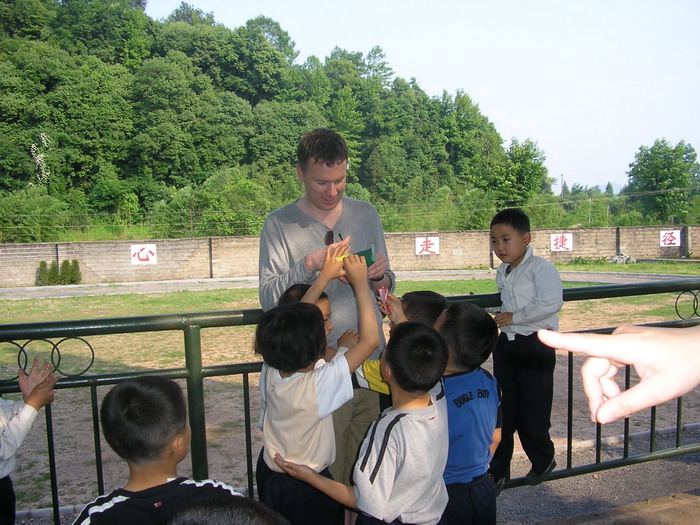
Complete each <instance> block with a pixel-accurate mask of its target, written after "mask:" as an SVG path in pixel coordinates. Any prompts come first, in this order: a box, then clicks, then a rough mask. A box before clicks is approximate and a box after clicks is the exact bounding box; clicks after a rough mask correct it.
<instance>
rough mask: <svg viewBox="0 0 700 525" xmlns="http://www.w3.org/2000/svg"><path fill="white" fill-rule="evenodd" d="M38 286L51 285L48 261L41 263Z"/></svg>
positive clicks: (37, 279) (37, 278)
mask: <svg viewBox="0 0 700 525" xmlns="http://www.w3.org/2000/svg"><path fill="white" fill-rule="evenodd" d="M36 284H37V285H38V286H47V285H48V284H49V265H48V264H46V261H41V262H40V263H39V271H38V273H37V277H36Z"/></svg>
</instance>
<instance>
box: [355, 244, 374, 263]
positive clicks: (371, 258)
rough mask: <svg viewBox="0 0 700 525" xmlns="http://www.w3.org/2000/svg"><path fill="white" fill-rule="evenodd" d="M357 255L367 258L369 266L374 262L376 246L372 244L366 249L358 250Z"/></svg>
mask: <svg viewBox="0 0 700 525" xmlns="http://www.w3.org/2000/svg"><path fill="white" fill-rule="evenodd" d="M355 255H362V256H363V257H364V258H365V262H366V263H367V267H368V268H369V267H370V266H372V265H373V264H374V246H370V247H369V248H367V249H366V250H362V251H361V252H357V253H355Z"/></svg>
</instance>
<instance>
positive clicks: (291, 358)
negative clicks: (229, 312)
mask: <svg viewBox="0 0 700 525" xmlns="http://www.w3.org/2000/svg"><path fill="white" fill-rule="evenodd" d="M325 350H326V331H325V329H324V325H323V314H322V313H321V310H319V309H318V307H317V306H316V305H314V304H308V303H295V304H288V305H286V306H278V307H276V308H273V309H272V310H268V311H267V312H265V313H264V314H263V315H262V317H261V318H260V321H259V322H258V327H257V329H256V330H255V353H256V354H260V355H261V356H262V358H263V360H264V361H265V363H266V364H267V365H268V366H271V367H272V368H276V369H277V370H280V371H282V372H286V373H288V374H291V373H292V372H296V371H297V370H300V369H302V368H305V367H307V366H309V365H310V364H312V363H315V362H316V361H317V360H318V359H320V358H321V357H322V356H323V354H324V353H325Z"/></svg>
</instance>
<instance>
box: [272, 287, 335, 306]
mask: <svg viewBox="0 0 700 525" xmlns="http://www.w3.org/2000/svg"><path fill="white" fill-rule="evenodd" d="M309 288H311V285H310V284H303V283H297V284H293V285H292V286H290V287H289V288H287V289H286V290H285V291H284V292H283V293H282V295H280V298H279V299H278V300H277V306H287V305H288V304H294V303H300V302H301V300H302V299H303V298H304V296H305V295H306V292H308V291H309ZM318 298H319V300H320V299H328V294H327V293H326V292H321V295H319V296H318Z"/></svg>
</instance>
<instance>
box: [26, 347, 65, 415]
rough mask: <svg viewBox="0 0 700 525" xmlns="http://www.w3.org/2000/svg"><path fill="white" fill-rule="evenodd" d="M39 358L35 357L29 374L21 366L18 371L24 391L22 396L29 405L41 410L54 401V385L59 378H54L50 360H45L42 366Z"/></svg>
mask: <svg viewBox="0 0 700 525" xmlns="http://www.w3.org/2000/svg"><path fill="white" fill-rule="evenodd" d="M38 365H39V359H38V358H36V357H35V358H34V362H33V363H32V368H31V369H30V370H29V374H26V373H25V372H24V370H22V369H21V368H20V369H19V371H18V372H17V382H18V383H19V389H20V391H21V392H22V398H23V399H24V402H25V403H26V404H27V405H30V406H32V407H34V408H35V409H36V410H39V409H40V408H41V407H43V406H45V405H48V404H49V403H51V402H52V401H53V395H54V392H53V387H54V385H55V384H56V383H57V382H58V379H59V378H56V379H54V378H53V376H52V370H51V367H50V365H49V362H48V360H46V359H45V360H44V363H43V365H42V366H41V367H39V366H38Z"/></svg>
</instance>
